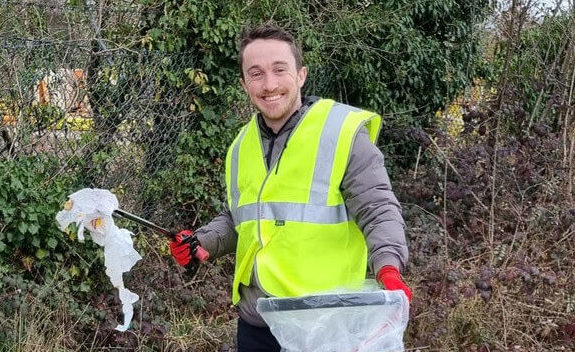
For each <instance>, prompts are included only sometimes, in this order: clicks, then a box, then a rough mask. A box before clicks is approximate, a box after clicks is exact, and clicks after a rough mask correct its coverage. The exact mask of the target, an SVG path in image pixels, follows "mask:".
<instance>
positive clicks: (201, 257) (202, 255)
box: [112, 209, 210, 262]
mask: <svg viewBox="0 0 575 352" xmlns="http://www.w3.org/2000/svg"><path fill="white" fill-rule="evenodd" d="M112 215H114V216H115V217H119V218H124V219H128V220H131V221H133V222H135V223H137V224H139V225H142V226H145V227H147V228H149V229H151V230H154V231H156V232H158V233H160V234H162V235H164V236H166V237H168V238H169V239H170V240H172V241H173V240H174V239H175V238H176V234H175V233H174V232H172V231H170V230H168V229H165V228H163V227H160V226H158V225H156V224H154V223H153V222H150V221H148V220H146V219H142V218H141V217H139V216H137V215H134V214H131V213H128V212H127V211H124V210H122V209H116V210H114V212H113V213H112ZM192 255H193V256H194V258H196V259H197V260H198V261H200V262H205V261H207V260H208V258H209V256H210V255H209V253H208V251H206V250H205V249H203V248H202V247H201V246H197V247H196V248H195V250H194V251H193V253H192Z"/></svg>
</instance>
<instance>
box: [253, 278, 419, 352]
mask: <svg viewBox="0 0 575 352" xmlns="http://www.w3.org/2000/svg"><path fill="white" fill-rule="evenodd" d="M257 311H258V312H259V313H260V314H261V315H262V317H263V318H264V320H265V321H266V323H267V324H268V325H269V327H270V329H271V332H272V334H273V335H274V336H275V337H276V339H277V340H278V342H279V343H280V345H281V346H282V351H285V352H303V351H305V352H348V351H349V352H352V351H353V352H360V351H361V352H368V351H374V352H391V351H394V352H395V351H403V333H404V331H405V328H406V327H407V322H408V319H409V302H408V300H407V297H406V296H405V294H404V293H403V291H386V290H381V289H378V288H377V285H375V284H374V283H372V282H369V283H368V284H367V285H366V286H365V288H364V289H362V290H360V291H355V292H335V293H334V292H331V293H324V294H316V295H310V296H303V297H295V298H277V297H271V298H260V299H258V303H257Z"/></svg>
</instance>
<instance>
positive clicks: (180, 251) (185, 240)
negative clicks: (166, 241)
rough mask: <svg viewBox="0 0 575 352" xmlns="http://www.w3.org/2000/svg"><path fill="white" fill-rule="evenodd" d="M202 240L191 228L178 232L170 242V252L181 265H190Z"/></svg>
mask: <svg viewBox="0 0 575 352" xmlns="http://www.w3.org/2000/svg"><path fill="white" fill-rule="evenodd" d="M199 245H200V241H198V239H197V237H196V235H194V232H193V231H191V230H183V231H180V232H178V233H177V234H176V236H175V237H174V239H173V240H172V241H171V242H170V252H171V253H172V256H173V257H174V259H176V262H177V263H178V264H179V265H181V266H184V267H185V266H188V264H190V263H192V262H194V260H195V258H194V254H195V253H196V251H197V248H198V246H199Z"/></svg>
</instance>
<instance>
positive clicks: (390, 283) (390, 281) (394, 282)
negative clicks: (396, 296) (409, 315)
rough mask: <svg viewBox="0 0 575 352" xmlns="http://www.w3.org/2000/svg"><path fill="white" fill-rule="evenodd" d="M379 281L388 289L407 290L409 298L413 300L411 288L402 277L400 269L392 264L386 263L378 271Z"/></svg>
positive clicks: (406, 293)
mask: <svg viewBox="0 0 575 352" xmlns="http://www.w3.org/2000/svg"><path fill="white" fill-rule="evenodd" d="M377 281H378V282H379V283H381V284H382V285H383V287H384V288H385V289H386V290H402V291H403V292H405V295H406V296H407V299H408V300H409V302H411V298H412V294H411V289H410V288H409V287H407V285H406V284H405V282H403V280H402V279H401V275H400V274H399V270H397V268H396V267H394V266H391V265H386V266H384V267H383V268H381V269H380V270H379V272H378V273H377Z"/></svg>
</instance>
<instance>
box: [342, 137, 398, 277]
mask: <svg viewBox="0 0 575 352" xmlns="http://www.w3.org/2000/svg"><path fill="white" fill-rule="evenodd" d="M341 190H342V194H343V196H344V199H345V205H346V207H347V209H348V211H349V213H350V215H351V216H352V217H353V219H355V221H356V223H357V224H358V226H359V228H360V229H361V230H362V232H363V234H364V236H365V239H366V243H367V248H368V265H369V268H370V269H371V271H372V272H373V273H374V274H377V273H378V272H379V269H381V268H382V267H383V266H385V265H393V266H395V267H397V268H398V269H399V270H400V271H403V270H404V269H405V265H406V263H407V259H408V250H407V243H406V238H405V223H404V221H403V218H402V216H401V205H400V204H399V202H398V200H397V198H396V197H395V194H394V193H393V191H392V189H391V183H390V180H389V176H388V174H387V170H386V168H385V165H384V158H383V154H382V153H381V151H380V150H379V149H378V148H377V147H376V146H375V145H374V144H373V143H372V142H371V141H370V139H369V134H368V132H367V129H366V128H365V127H363V128H361V129H360V131H358V133H357V136H356V138H355V141H354V144H353V147H352V150H351V155H350V157H349V161H348V165H347V169H346V172H345V175H344V177H343V180H342V184H341Z"/></svg>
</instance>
